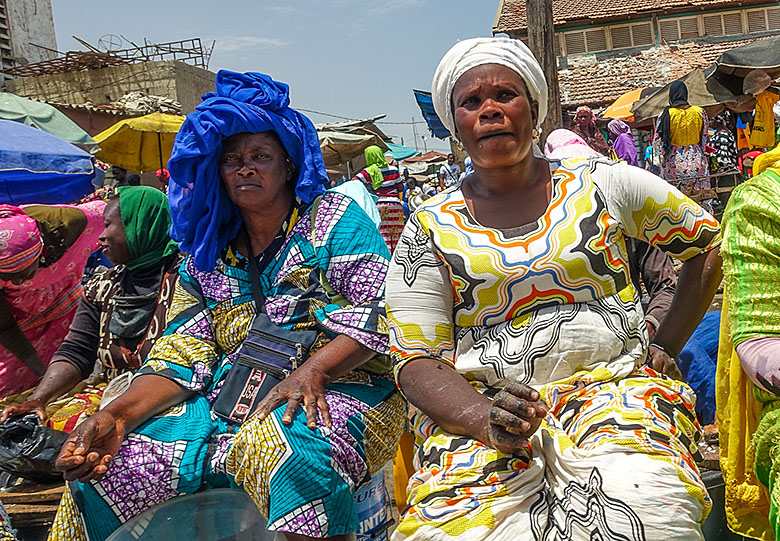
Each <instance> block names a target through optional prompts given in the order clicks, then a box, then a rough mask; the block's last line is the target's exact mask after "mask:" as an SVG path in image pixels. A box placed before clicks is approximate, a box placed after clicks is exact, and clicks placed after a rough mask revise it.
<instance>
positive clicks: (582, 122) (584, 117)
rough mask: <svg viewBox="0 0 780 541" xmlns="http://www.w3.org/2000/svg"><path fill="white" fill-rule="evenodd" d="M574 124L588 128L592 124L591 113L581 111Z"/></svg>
mask: <svg viewBox="0 0 780 541" xmlns="http://www.w3.org/2000/svg"><path fill="white" fill-rule="evenodd" d="M574 123H575V124H577V125H578V126H587V125H589V124H590V113H588V112H587V111H580V112H579V113H577V115H576V116H575V117H574Z"/></svg>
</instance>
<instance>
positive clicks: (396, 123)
mask: <svg viewBox="0 0 780 541" xmlns="http://www.w3.org/2000/svg"><path fill="white" fill-rule="evenodd" d="M296 109H297V110H299V111H303V112H304V113H313V114H315V115H323V116H329V117H332V118H338V119H339V120H351V121H353V122H358V121H360V120H365V119H361V118H349V117H346V116H341V115H334V114H333V113H323V112H322V111H315V110H313V109H304V108H303V107H296ZM374 124H392V125H411V124H425V122H424V121H419V122H390V121H387V120H384V121H382V120H380V121H378V122H374Z"/></svg>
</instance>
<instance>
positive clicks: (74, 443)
mask: <svg viewBox="0 0 780 541" xmlns="http://www.w3.org/2000/svg"><path fill="white" fill-rule="evenodd" d="M124 435H125V433H124V425H123V423H122V422H121V421H119V420H118V419H116V418H115V417H114V416H113V415H111V414H110V413H107V412H106V410H103V411H99V412H97V413H96V414H95V415H93V416H92V417H89V418H88V419H87V420H86V421H84V422H83V423H81V424H80V425H79V426H78V427H77V428H76V429H75V430H74V431H73V432H72V433H71V435H70V437H68V439H67V440H65V443H64V444H63V446H62V449H61V450H60V454H59V455H58V456H57V461H56V462H55V465H54V466H55V468H57V469H58V470H59V471H61V472H63V474H64V477H65V479H66V480H67V481H75V480H79V481H81V482H82V483H85V482H87V481H91V480H93V479H95V480H98V479H101V478H102V477H103V476H104V475H105V474H106V472H107V471H108V466H109V464H110V463H111V459H112V458H113V457H114V455H115V454H116V452H117V451H118V450H119V446H120V445H121V444H122V438H123V437H124Z"/></svg>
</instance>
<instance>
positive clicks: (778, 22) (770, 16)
mask: <svg viewBox="0 0 780 541" xmlns="http://www.w3.org/2000/svg"><path fill="white" fill-rule="evenodd" d="M766 19H767V23H768V24H767V27H768V28H769V30H780V8H769V9H767V10H766Z"/></svg>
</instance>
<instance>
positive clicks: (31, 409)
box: [0, 362, 82, 423]
mask: <svg viewBox="0 0 780 541" xmlns="http://www.w3.org/2000/svg"><path fill="white" fill-rule="evenodd" d="M81 379H82V378H81V373H80V372H79V371H78V369H77V368H76V367H75V366H73V365H72V364H70V363H66V362H56V363H51V364H49V366H48V368H46V373H45V374H44V375H43V379H42V380H41V382H40V383H39V384H38V387H36V389H35V390H34V391H33V392H32V394H31V395H30V396H29V398H28V399H27V400H26V401H25V402H23V403H21V404H10V405H8V406H6V407H5V408H4V409H3V411H2V413H0V423H4V422H5V421H6V419H8V418H9V417H12V416H15V415H26V414H28V413H34V414H36V415H37V416H38V417H39V418H40V419H41V421H45V420H46V404H48V403H49V401H51V399H52V398H54V397H56V396H60V395H63V394H65V393H67V392H68V391H70V390H71V389H72V388H73V387H74V386H75V385H76V384H77V383H78V382H79V381H81Z"/></svg>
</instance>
